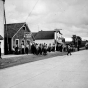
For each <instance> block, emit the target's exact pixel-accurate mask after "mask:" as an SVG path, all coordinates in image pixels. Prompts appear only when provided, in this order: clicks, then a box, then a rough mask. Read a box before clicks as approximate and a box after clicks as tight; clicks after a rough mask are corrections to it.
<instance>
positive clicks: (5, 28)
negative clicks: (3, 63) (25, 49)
mask: <svg viewBox="0 0 88 88" xmlns="http://www.w3.org/2000/svg"><path fill="white" fill-rule="evenodd" d="M2 1H3V9H4V22H5V26H4V31H5V32H6V40H5V39H4V44H5V45H4V46H5V54H8V51H9V50H8V49H9V44H8V30H7V25H6V13H5V0H2Z"/></svg>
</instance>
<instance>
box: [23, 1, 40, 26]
mask: <svg viewBox="0 0 88 88" xmlns="http://www.w3.org/2000/svg"><path fill="white" fill-rule="evenodd" d="M38 1H39V0H37V2H36V3H35V5H34V7H33V8H32V10H31V12H30V13H29V14H28V16H27V18H26V20H25V23H24V24H23V26H24V25H25V24H26V21H27V19H28V17H29V16H30V15H31V13H32V11H33V10H34V8H35V6H36V5H37V3H38Z"/></svg>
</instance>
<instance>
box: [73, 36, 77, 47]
mask: <svg viewBox="0 0 88 88" xmlns="http://www.w3.org/2000/svg"><path fill="white" fill-rule="evenodd" d="M72 43H73V44H74V45H75V47H76V35H73V36H72Z"/></svg>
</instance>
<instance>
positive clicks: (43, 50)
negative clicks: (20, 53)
mask: <svg viewBox="0 0 88 88" xmlns="http://www.w3.org/2000/svg"><path fill="white" fill-rule="evenodd" d="M51 51H55V45H54V44H53V46H51V44H49V45H47V44H46V43H44V44H41V43H40V44H37V43H33V44H32V45H31V52H32V53H33V54H36V55H47V52H51Z"/></svg>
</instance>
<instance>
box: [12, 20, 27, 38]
mask: <svg viewBox="0 0 88 88" xmlns="http://www.w3.org/2000/svg"><path fill="white" fill-rule="evenodd" d="M25 24H26V22H25V23H24V24H23V25H22V26H21V27H20V28H19V30H18V31H17V32H16V33H15V34H14V35H13V37H12V38H14V36H15V35H16V34H17V33H18V32H19V31H20V30H21V28H22V27H23V26H24V25H25Z"/></svg>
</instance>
